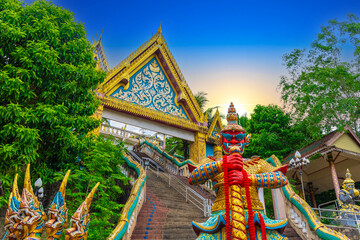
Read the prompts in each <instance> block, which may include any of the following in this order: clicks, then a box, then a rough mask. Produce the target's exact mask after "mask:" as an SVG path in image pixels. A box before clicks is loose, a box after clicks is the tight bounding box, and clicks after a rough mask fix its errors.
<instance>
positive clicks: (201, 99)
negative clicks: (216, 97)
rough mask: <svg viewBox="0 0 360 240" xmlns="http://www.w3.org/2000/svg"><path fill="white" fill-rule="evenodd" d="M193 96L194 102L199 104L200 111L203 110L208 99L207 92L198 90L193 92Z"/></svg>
mask: <svg viewBox="0 0 360 240" xmlns="http://www.w3.org/2000/svg"><path fill="white" fill-rule="evenodd" d="M194 97H195V100H196V102H197V103H198V104H199V107H200V109H201V111H203V112H204V109H205V106H206V104H207V103H208V102H209V99H207V93H206V92H203V91H200V92H197V93H195V95H194Z"/></svg>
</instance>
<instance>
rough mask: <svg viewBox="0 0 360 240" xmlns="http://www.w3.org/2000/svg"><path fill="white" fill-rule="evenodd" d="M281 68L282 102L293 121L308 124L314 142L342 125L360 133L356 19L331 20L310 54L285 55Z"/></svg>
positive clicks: (359, 40)
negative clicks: (286, 71) (283, 69)
mask: <svg viewBox="0 0 360 240" xmlns="http://www.w3.org/2000/svg"><path fill="white" fill-rule="evenodd" d="M350 52H351V54H349V53H350ZM351 55H352V56H351ZM284 64H285V66H286V68H287V70H288V75H287V76H282V78H281V82H280V87H281V89H282V93H281V94H282V99H283V101H284V103H285V105H286V106H287V107H288V108H289V109H291V110H292V113H293V116H294V118H295V120H296V121H297V122H301V121H304V122H306V124H305V125H306V127H307V128H308V129H309V131H310V132H311V133H312V135H313V136H314V138H320V137H321V135H322V134H323V133H324V132H325V133H326V132H329V131H331V130H332V129H333V128H334V127H337V128H338V129H340V130H341V129H342V128H343V127H344V126H345V125H349V126H350V127H351V128H352V129H354V131H355V132H356V133H357V134H358V135H359V133H360V108H359V106H360V77H359V73H360V72H359V69H360V21H359V18H357V17H355V16H354V15H351V14H349V15H348V18H347V20H346V21H343V22H341V21H337V20H331V21H329V23H328V25H326V26H324V27H322V28H321V32H320V33H319V34H318V36H317V39H316V40H315V41H314V42H313V43H312V45H311V48H310V49H309V50H306V49H303V50H300V49H294V50H293V51H292V52H290V53H288V54H285V55H284Z"/></svg>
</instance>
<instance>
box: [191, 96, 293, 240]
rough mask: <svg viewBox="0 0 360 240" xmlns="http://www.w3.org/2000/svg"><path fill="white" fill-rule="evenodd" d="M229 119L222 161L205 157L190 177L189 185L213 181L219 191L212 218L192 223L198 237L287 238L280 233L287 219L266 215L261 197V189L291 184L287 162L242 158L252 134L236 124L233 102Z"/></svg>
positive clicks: (221, 140) (223, 137)
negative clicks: (274, 164)
mask: <svg viewBox="0 0 360 240" xmlns="http://www.w3.org/2000/svg"><path fill="white" fill-rule="evenodd" d="M226 118H227V121H228V125H226V126H225V127H224V128H223V129H222V130H221V136H219V139H218V140H219V144H221V147H222V151H223V153H224V154H225V155H224V156H223V158H222V159H221V160H219V161H215V160H214V159H206V160H205V161H204V163H203V164H202V165H200V166H197V168H196V169H195V170H193V171H192V173H191V174H190V176H189V183H190V184H203V183H205V182H206V181H208V180H211V181H212V183H213V189H214V191H215V193H216V199H215V201H214V203H213V206H212V213H211V217H210V218H209V219H208V220H207V221H206V222H204V223H197V222H193V228H194V231H195V233H196V234H197V236H198V238H197V239H198V240H205V239H251V240H252V239H254V240H255V239H263V240H264V239H267V238H268V239H287V238H286V237H284V236H282V235H281V234H280V233H279V232H280V231H281V230H282V229H283V228H284V227H285V226H286V224H287V219H285V220H271V219H269V218H268V217H266V215H265V213H264V208H263V205H262V203H261V202H260V200H259V198H258V188H271V189H274V188H280V187H283V186H285V185H286V184H287V183H288V181H287V179H286V177H285V176H284V174H285V173H286V171H287V165H285V166H282V167H280V168H275V167H273V166H272V165H271V164H269V163H268V162H267V161H265V160H263V159H260V157H253V158H251V159H243V157H242V154H243V152H244V149H245V147H246V146H248V144H249V142H250V134H246V131H245V130H244V129H243V128H242V127H241V126H240V125H238V124H237V120H238V115H237V113H236V110H235V108H234V106H233V104H232V103H231V104H230V107H229V110H228V114H227V116H226ZM190 168H191V167H189V169H190Z"/></svg>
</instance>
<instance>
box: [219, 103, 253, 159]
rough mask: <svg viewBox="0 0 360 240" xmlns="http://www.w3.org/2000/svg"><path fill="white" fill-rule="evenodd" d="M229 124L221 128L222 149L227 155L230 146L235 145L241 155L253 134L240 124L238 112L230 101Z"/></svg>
mask: <svg viewBox="0 0 360 240" xmlns="http://www.w3.org/2000/svg"><path fill="white" fill-rule="evenodd" d="M226 120H227V121H228V124H227V125H226V126H225V127H224V128H223V129H222V130H221V135H220V136H218V137H219V139H218V140H219V142H220V144H221V147H222V150H223V151H224V153H225V154H226V155H228V154H230V153H231V152H230V148H231V147H232V146H235V147H237V148H233V149H238V150H237V151H239V152H238V153H239V154H240V155H241V154H243V152H244V149H245V146H248V145H249V142H250V137H251V134H246V131H245V129H243V127H242V126H240V125H239V124H238V115H237V113H236V110H235V107H234V104H233V103H230V107H229V109H228V114H227V115H226Z"/></svg>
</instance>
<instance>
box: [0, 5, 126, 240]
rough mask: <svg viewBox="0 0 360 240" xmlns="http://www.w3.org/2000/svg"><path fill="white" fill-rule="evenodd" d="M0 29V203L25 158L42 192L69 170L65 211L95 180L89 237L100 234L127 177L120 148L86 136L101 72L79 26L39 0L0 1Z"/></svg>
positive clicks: (112, 221)
mask: <svg viewBox="0 0 360 240" xmlns="http://www.w3.org/2000/svg"><path fill="white" fill-rule="evenodd" d="M0 29H1V31H0V159H1V161H0V180H1V181H2V186H3V188H4V189H5V196H4V197H0V207H1V206H2V205H3V204H5V203H6V202H7V200H8V196H9V190H10V189H11V183H12V179H13V177H14V176H15V173H20V172H21V171H22V170H23V169H24V166H25V164H26V163H31V164H32V165H31V169H32V173H31V176H32V179H33V181H35V180H36V179H37V178H38V177H41V178H42V180H43V183H44V185H45V186H44V188H45V195H48V196H51V194H52V193H53V192H50V193H49V194H47V193H46V191H47V189H56V188H57V187H55V186H56V183H55V181H57V180H60V179H61V178H62V176H59V174H57V173H58V172H65V171H66V170H67V169H71V170H72V174H71V175H70V176H71V177H70V180H69V183H68V186H69V187H68V189H67V190H68V194H67V197H68V198H67V203H68V206H69V208H70V210H69V215H70V216H71V215H72V214H73V213H74V211H75V210H76V208H77V207H78V206H79V204H80V203H81V201H83V200H84V198H85V196H86V194H87V193H88V192H89V189H91V187H92V186H93V185H94V184H95V183H96V182H100V183H101V184H100V187H99V191H98V194H97V195H96V197H95V198H94V202H93V204H92V208H93V209H91V214H92V223H91V226H90V233H89V239H100V238H104V236H105V235H107V234H108V233H109V231H111V230H112V229H113V227H114V226H115V225H116V223H117V220H118V218H119V213H120V209H119V208H120V207H121V206H122V205H121V204H119V199H118V198H119V196H120V195H121V194H122V190H121V187H120V186H122V185H124V184H126V183H127V181H126V180H127V178H126V177H125V176H124V175H123V174H122V173H121V171H120V168H119V165H121V164H122V163H123V160H124V157H123V155H122V151H123V146H122V145H121V144H120V145H114V144H113V141H112V140H105V139H103V138H101V137H100V138H97V137H94V136H93V135H92V134H91V132H92V131H93V130H94V129H95V128H96V127H98V126H99V124H100V122H101V121H99V120H95V119H94V118H92V117H91V116H92V115H93V114H94V112H95V110H96V109H97V107H98V106H99V100H97V98H96V96H95V92H94V90H95V89H96V87H97V86H98V85H99V84H100V83H101V82H102V81H103V80H104V78H105V73H104V72H102V71H98V70H96V69H95V66H96V61H95V60H94V55H93V48H92V47H91V45H90V44H89V42H88V41H87V40H86V32H85V29H84V26H83V24H81V23H77V22H75V20H74V16H73V13H71V12H69V11H67V10H65V9H63V8H60V7H57V6H55V5H53V4H51V3H49V2H46V1H35V2H34V3H33V4H31V5H27V4H23V3H22V2H20V1H18V0H0ZM20 181H21V180H20ZM20 181H19V183H20V185H21V182H20ZM20 187H21V186H20ZM51 200H52V199H47V201H48V202H49V201H51ZM91 228H93V230H91ZM99 234H101V237H100V236H99Z"/></svg>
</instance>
